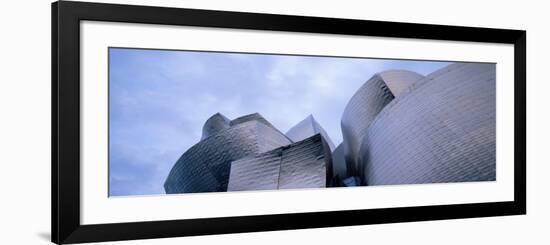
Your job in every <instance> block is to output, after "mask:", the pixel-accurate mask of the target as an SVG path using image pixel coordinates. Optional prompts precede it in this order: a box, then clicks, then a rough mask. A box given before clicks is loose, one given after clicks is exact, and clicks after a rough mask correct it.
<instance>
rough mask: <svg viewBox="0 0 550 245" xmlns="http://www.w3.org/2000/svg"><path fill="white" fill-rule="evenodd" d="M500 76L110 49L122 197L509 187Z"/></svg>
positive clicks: (112, 122)
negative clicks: (499, 112) (501, 145)
mask: <svg viewBox="0 0 550 245" xmlns="http://www.w3.org/2000/svg"><path fill="white" fill-rule="evenodd" d="M495 80H496V64H494V63H474V62H452V61H425V60H398V59H380V58H359V57H333V56H312V55H285V54H260V53H234V52H213V51H185V50H157V49H138V48H117V47H111V48H109V196H134V195H164V194H181V193H204V192H233V191H262V190H279V189H306V188H332V187H357V188H369V186H380V185H410V184H430V183H431V184H433V183H456V182H478V181H495V180H496V155H495V152H496V148H495V147H496V145H495V144H496V137H495V134H496V132H495V131H496V125H495V124H496V123H495V120H496V108H495V107H496V105H495V104H496V95H495V94H496V86H495V85H496V84H495V82H496V81H495Z"/></svg>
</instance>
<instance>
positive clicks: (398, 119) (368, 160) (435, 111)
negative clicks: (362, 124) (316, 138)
mask: <svg viewBox="0 0 550 245" xmlns="http://www.w3.org/2000/svg"><path fill="white" fill-rule="evenodd" d="M495 72H496V69H495V65H494V64H475V63H456V64H452V65H449V66H447V67H445V68H442V69H440V70H438V71H436V72H434V73H432V74H430V75H428V76H427V77H426V78H424V79H422V80H420V81H418V82H417V83H415V85H414V86H413V87H411V88H409V89H406V90H404V91H403V92H402V93H401V95H400V96H399V97H398V98H396V99H395V100H393V101H392V102H390V103H389V104H388V105H386V107H385V108H384V110H383V111H382V112H380V114H378V116H377V118H376V119H375V120H374V121H372V122H371V123H370V126H369V128H368V133H367V135H366V137H364V138H363V142H362V146H361V149H360V159H359V161H360V162H362V163H363V164H364V165H365V169H364V170H363V171H364V172H363V173H364V176H365V179H364V180H365V181H366V184H367V185H385V184H415V183H442V182H464V181H489V180H495V178H496V173H495V171H496V168H495V164H496V161H495V139H496V137H495V116H496V115H495V113H496V110H495V108H496V105H495V103H496V97H495V92H496V87H495Z"/></svg>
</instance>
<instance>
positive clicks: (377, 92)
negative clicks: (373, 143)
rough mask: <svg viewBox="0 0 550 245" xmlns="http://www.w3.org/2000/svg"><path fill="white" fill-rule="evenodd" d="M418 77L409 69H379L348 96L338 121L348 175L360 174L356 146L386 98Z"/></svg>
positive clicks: (406, 86)
mask: <svg viewBox="0 0 550 245" xmlns="http://www.w3.org/2000/svg"><path fill="white" fill-rule="evenodd" d="M422 78H423V76H421V75H419V74H417V73H415V72H411V71H404V70H390V71H385V72H381V73H378V74H376V75H374V76H373V77H372V78H371V79H369V80H368V81H367V82H365V83H364V84H363V85H362V86H361V87H360V88H359V90H358V91H357V92H356V93H355V94H354V95H353V96H352V98H351V99H350V101H349V102H348V104H347V105H346V108H345V110H344V114H343V116H342V121H341V126H342V135H343V137H344V142H343V146H344V156H345V160H346V164H347V171H348V174H347V176H348V177H349V176H359V177H361V176H362V175H363V171H364V167H363V166H362V165H361V164H360V163H359V161H358V157H359V149H360V146H361V142H362V140H363V138H364V137H365V136H366V135H367V130H368V127H369V125H370V124H371V122H372V121H373V120H374V119H375V118H376V116H377V115H378V113H379V112H380V111H382V109H383V108H384V107H385V106H386V105H387V104H388V103H390V101H392V100H393V99H394V98H395V97H397V96H400V95H401V93H402V92H403V91H404V90H406V89H407V88H408V87H409V86H411V85H412V84H413V83H414V82H416V81H418V80H420V79H422Z"/></svg>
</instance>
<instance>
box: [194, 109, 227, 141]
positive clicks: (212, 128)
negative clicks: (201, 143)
mask: <svg viewBox="0 0 550 245" xmlns="http://www.w3.org/2000/svg"><path fill="white" fill-rule="evenodd" d="M229 122H230V121H229V119H227V117H225V116H224V115H222V114H220V113H216V114H214V115H213V116H211V117H210V118H208V120H206V123H204V126H203V127H202V137H201V140H203V139H206V138H208V136H210V135H214V134H217V133H218V132H220V131H222V130H224V129H228V128H229Z"/></svg>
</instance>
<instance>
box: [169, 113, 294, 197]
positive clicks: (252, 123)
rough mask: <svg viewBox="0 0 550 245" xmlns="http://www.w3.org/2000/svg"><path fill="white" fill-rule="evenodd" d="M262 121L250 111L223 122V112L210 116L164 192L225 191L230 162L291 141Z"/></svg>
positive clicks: (182, 157)
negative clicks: (197, 139) (245, 114)
mask: <svg viewBox="0 0 550 245" xmlns="http://www.w3.org/2000/svg"><path fill="white" fill-rule="evenodd" d="M266 122H267V121H266V120H265V119H263V117H261V116H260V115H259V114H252V115H247V116H244V117H241V118H237V119H235V120H233V121H231V122H229V124H227V120H226V118H225V117H224V116H223V115H221V114H219V113H218V114H215V115H213V116H212V117H211V118H210V119H208V120H207V121H206V124H205V126H204V127H203V139H202V140H201V141H200V142H198V143H197V144H195V145H194V146H192V147H191V148H189V150H187V151H186V152H185V153H183V155H182V156H181V157H180V159H179V160H178V161H177V162H176V164H175V165H174V167H173V168H172V170H171V171H170V173H169V175H168V177H167V179H166V182H165V183H164V189H165V191H166V193H168V194H170V193H192V192H220V191H226V190H227V183H228V180H229V170H230V166H231V162H232V161H234V160H237V159H240V158H243V157H245V156H249V155H254V154H258V153H261V152H266V151H269V150H272V149H275V148H277V147H281V146H285V145H288V144H290V143H292V141H291V140H290V139H288V138H287V137H286V136H285V135H284V134H282V133H281V132H280V131H279V130H277V129H276V128H274V127H273V126H272V125H271V124H269V123H267V124H266Z"/></svg>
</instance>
